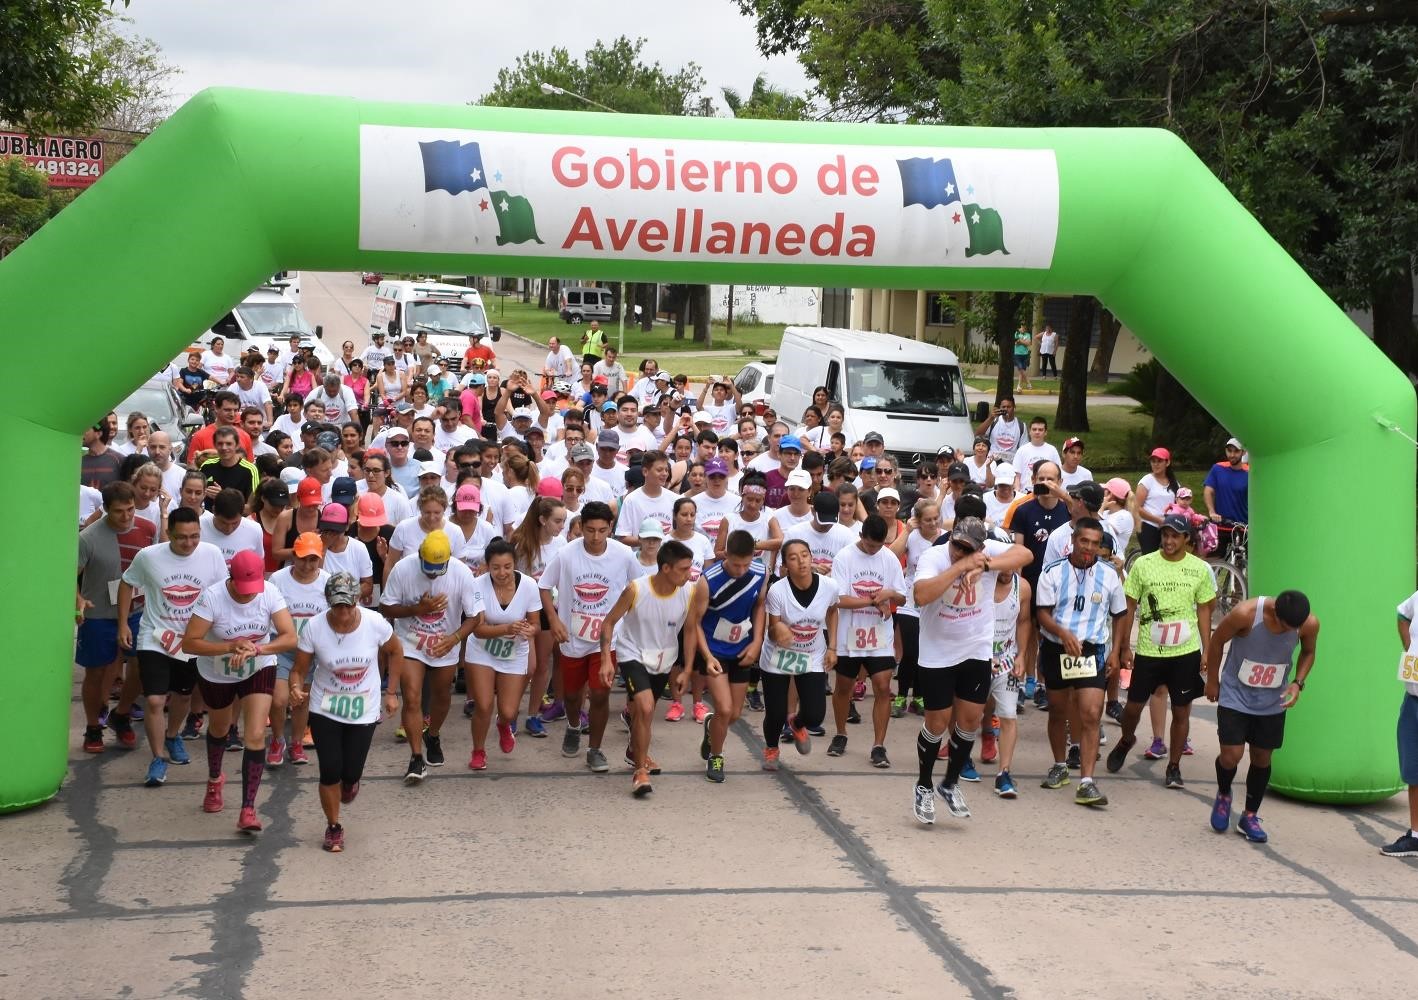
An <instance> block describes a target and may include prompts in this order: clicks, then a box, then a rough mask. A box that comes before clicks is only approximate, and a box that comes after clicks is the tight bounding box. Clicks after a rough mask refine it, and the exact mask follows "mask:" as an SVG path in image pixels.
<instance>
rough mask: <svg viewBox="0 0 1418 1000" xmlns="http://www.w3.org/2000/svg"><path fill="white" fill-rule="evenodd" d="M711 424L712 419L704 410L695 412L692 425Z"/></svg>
mask: <svg viewBox="0 0 1418 1000" xmlns="http://www.w3.org/2000/svg"><path fill="white" fill-rule="evenodd" d="M713 422H714V418H713V417H711V416H709V413H708V411H706V410H697V411H696V412H695V414H694V423H696V424H712V423H713Z"/></svg>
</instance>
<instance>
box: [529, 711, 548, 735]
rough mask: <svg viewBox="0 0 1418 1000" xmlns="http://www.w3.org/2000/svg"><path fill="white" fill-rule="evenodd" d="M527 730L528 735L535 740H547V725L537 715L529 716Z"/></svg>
mask: <svg viewBox="0 0 1418 1000" xmlns="http://www.w3.org/2000/svg"><path fill="white" fill-rule="evenodd" d="M526 730H527V735H528V736H531V737H533V738H535V739H539V740H544V739H546V738H547V727H546V723H544V722H542V720H541V719H539V718H538V717H537V716H535V715H529V716H527V725H526Z"/></svg>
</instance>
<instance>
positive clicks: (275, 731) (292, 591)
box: [266, 531, 364, 767]
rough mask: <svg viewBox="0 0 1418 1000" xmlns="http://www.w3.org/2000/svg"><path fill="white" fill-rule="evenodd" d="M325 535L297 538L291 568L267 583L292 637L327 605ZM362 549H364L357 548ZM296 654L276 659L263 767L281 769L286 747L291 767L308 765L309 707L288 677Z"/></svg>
mask: <svg viewBox="0 0 1418 1000" xmlns="http://www.w3.org/2000/svg"><path fill="white" fill-rule="evenodd" d="M327 537H329V534H328V533H325V534H323V535H317V534H316V533H315V532H313V531H307V532H306V533H304V534H302V535H299V536H297V537H296V540H295V545H294V557H293V558H292V559H291V562H290V565H289V566H285V567H283V568H281V569H279V570H277V571H276V572H274V573H272V574H271V578H270V580H269V581H268V582H269V583H270V585H271V586H273V587H275V588H276V589H277V590H279V591H280V592H281V596H282V597H284V598H285V599H286V610H287V611H289V612H290V617H291V622H292V623H293V624H294V625H295V635H296V638H297V639H299V638H300V637H301V635H303V634H304V632H305V627H306V625H308V624H309V623H310V620H311V619H312V618H314V617H315V616H316V615H321V614H324V613H325V612H326V611H328V610H329V608H330V605H329V604H328V603H327V602H326V600H325V584H326V582H327V581H328V580H329V579H330V577H331V575H332V574H331V573H329V572H327V571H326V570H325V569H323V568H322V567H323V562H324V558H325V557H326V556H327V555H328V553H327V552H326V550H325V547H324V542H323V539H324V538H327ZM360 548H364V546H360ZM295 658H296V652H295V650H291V651H290V652H289V653H282V654H281V655H280V656H278V657H276V684H275V687H274V688H273V689H272V691H271V742H270V743H269V744H268V745H267V747H266V766H267V767H280V766H281V765H282V764H284V763H285V759H286V747H287V745H289V747H290V762H291V763H292V764H308V763H310V759H309V758H308V757H306V755H305V734H306V732H307V731H308V730H309V726H310V711H309V709H308V708H306V707H304V706H300V705H296V704H294V703H293V702H292V700H291V697H290V675H291V670H292V668H293V667H294V666H295ZM287 710H289V711H290V734H291V739H290V743H289V744H287V743H286V739H285V733H286V712H287Z"/></svg>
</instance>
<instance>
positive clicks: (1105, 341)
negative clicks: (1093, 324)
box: [1088, 303, 1123, 385]
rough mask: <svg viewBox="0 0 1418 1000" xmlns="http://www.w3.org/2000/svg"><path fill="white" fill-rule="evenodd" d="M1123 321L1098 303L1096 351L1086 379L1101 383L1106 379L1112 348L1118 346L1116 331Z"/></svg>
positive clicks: (1110, 366)
mask: <svg viewBox="0 0 1418 1000" xmlns="http://www.w3.org/2000/svg"><path fill="white" fill-rule="evenodd" d="M1122 328H1123V321H1122V320H1120V319H1118V318H1117V317H1116V316H1114V315H1113V314H1112V312H1111V311H1109V310H1108V309H1106V308H1104V307H1103V305H1102V303H1099V313H1098V351H1097V353H1096V354H1094V355H1093V365H1092V367H1090V368H1089V369H1088V381H1090V382H1095V383H1098V384H1100V385H1101V384H1102V383H1104V382H1107V381H1108V372H1109V371H1110V370H1111V369H1112V367H1113V349H1114V348H1115V347H1117V346H1118V333H1119V331H1121V330H1122Z"/></svg>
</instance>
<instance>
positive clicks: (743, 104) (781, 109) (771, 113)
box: [721, 73, 808, 121]
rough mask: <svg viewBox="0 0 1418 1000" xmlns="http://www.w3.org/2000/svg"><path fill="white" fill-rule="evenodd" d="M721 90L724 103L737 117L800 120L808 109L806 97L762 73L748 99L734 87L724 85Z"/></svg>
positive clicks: (754, 82)
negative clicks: (784, 87)
mask: <svg viewBox="0 0 1418 1000" xmlns="http://www.w3.org/2000/svg"><path fill="white" fill-rule="evenodd" d="M721 92H722V93H723V95H724V103H725V104H727V105H728V107H729V111H731V112H732V113H733V116H734V117H735V118H760V119H762V118H767V119H774V120H777V121H799V120H801V119H802V118H803V117H804V116H805V115H806V114H807V111H808V102H807V100H806V98H803V97H800V96H799V95H797V94H794V93H792V92H791V91H787V90H783V89H782V88H780V87H775V86H773V85H772V84H770V83H769V82H768V78H767V77H766V76H765V75H764V74H762V73H759V74H758V76H757V77H756V78H755V79H754V81H753V87H752V89H751V90H750V91H749V94H748V99H747V100H745V99H744V98H743V96H742V95H741V94H740V93H739V92H738V91H737V90H735V89H734V88H732V87H724V88H722V91H721Z"/></svg>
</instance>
